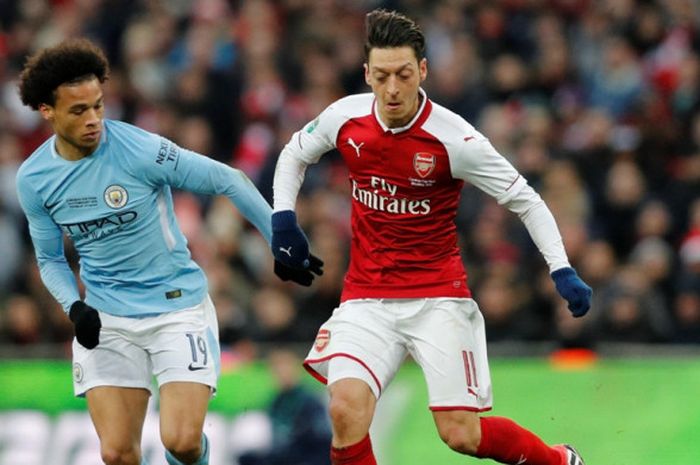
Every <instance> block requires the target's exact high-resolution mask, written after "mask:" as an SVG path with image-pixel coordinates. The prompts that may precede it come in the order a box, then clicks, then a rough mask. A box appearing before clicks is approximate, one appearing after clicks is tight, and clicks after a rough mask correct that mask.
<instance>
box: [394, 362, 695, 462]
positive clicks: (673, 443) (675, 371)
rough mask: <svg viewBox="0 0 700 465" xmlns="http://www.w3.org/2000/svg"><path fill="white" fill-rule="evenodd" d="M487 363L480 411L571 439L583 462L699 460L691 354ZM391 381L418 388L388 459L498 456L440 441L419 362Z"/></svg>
mask: <svg viewBox="0 0 700 465" xmlns="http://www.w3.org/2000/svg"><path fill="white" fill-rule="evenodd" d="M491 370H492V381H493V386H494V409H493V411H492V412H489V413H486V415H499V416H506V417H509V418H511V419H513V420H515V421H517V422H518V423H520V424H521V425H522V426H524V427H526V428H528V429H530V430H531V431H533V432H536V433H537V434H538V435H540V437H542V438H543V439H544V440H545V441H546V442H548V443H550V444H554V443H562V442H567V443H571V444H573V445H575V446H576V447H577V449H579V451H580V452H581V454H582V456H583V458H584V460H585V461H586V464H587V465H659V464H663V465H693V464H699V463H700V441H699V440H698V439H699V438H700V395H699V394H700V391H699V387H700V362H698V361H696V360H680V359H671V360H666V359H653V360H649V359H645V360H641V359H640V360H636V359H635V360H604V361H599V362H598V363H596V364H595V365H593V366H591V367H588V368H584V369H579V370H561V369H557V368H555V367H554V366H552V365H551V364H550V363H548V362H547V361H545V360H532V359H513V360H493V361H492V362H491ZM396 382H397V384H398V383H401V384H405V386H420V388H419V389H413V391H412V395H411V403H412V406H411V408H407V409H405V410H404V412H403V415H402V418H401V420H400V421H399V424H400V425H401V426H400V428H399V429H397V430H396V432H395V434H394V436H393V437H392V438H391V439H390V441H389V444H390V446H389V447H390V448H391V454H390V459H391V460H390V461H391V462H392V465H398V464H402V465H404V464H405V465H413V464H415V465H418V464H441V465H452V464H454V465H457V464H461V465H464V464H469V463H474V464H476V463H485V464H494V463H496V462H493V461H480V460H477V459H473V458H469V457H464V456H461V455H459V454H456V453H454V452H452V451H450V450H449V449H448V448H447V447H446V446H445V445H443V444H442V442H441V441H440V439H439V437H438V435H437V432H436V430H435V427H434V423H433V420H432V416H431V415H430V413H429V411H428V410H427V393H426V391H425V388H424V386H423V384H424V383H423V380H422V374H421V372H420V370H419V369H418V368H417V367H415V366H411V365H408V366H406V367H405V368H404V369H403V370H402V371H401V373H400V376H399V377H397V380H396ZM392 387H393V386H392ZM392 387H389V389H388V390H387V393H388V391H390V390H391V389H392Z"/></svg>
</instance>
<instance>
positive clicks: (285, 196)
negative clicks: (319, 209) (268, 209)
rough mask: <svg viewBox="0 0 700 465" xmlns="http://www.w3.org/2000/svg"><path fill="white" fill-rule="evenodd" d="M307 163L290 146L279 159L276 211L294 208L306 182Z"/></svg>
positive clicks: (275, 179)
mask: <svg viewBox="0 0 700 465" xmlns="http://www.w3.org/2000/svg"><path fill="white" fill-rule="evenodd" d="M306 168H307V164H306V163H305V162H303V161H302V160H301V159H300V158H299V157H296V156H295V155H294V153H293V152H292V150H291V149H290V148H289V146H287V147H285V148H284V150H282V153H281V154H280V157H279V159H278V160H277V167H276V168H275V178H274V181H273V185H272V187H273V196H272V197H273V206H274V210H275V211H281V210H294V208H295V206H296V201H297V195H299V189H301V185H302V183H303V182H304V175H305V173H306Z"/></svg>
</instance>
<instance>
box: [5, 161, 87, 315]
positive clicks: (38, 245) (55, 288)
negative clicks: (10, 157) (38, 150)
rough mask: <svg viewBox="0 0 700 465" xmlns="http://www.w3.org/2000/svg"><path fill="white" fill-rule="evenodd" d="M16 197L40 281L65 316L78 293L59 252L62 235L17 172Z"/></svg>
mask: <svg viewBox="0 0 700 465" xmlns="http://www.w3.org/2000/svg"><path fill="white" fill-rule="evenodd" d="M17 194H18V197H19V201H20V205H21V206H22V210H24V214H25V215H26V217H27V221H28V222H29V234H30V235H31V238H32V243H33V244H34V253H35V254H36V261H37V263H38V265H39V272H40V273H41V280H42V281H43V282H44V285H45V286H46V288H47V289H48V290H49V292H51V295H53V296H54V298H55V299H56V300H57V301H58V302H59V303H60V304H61V306H63V310H64V311H65V312H66V313H68V311H69V310H70V306H71V304H72V303H73V302H75V301H76V300H80V293H79V292H78V283H77V281H76V279H75V275H74V274H73V271H72V270H71V269H70V266H68V262H67V261H66V256H65V254H64V251H63V233H62V232H61V229H60V228H59V226H58V225H57V224H56V223H54V221H53V220H52V219H51V216H49V214H48V212H47V211H46V210H45V209H44V206H43V205H42V203H41V199H40V198H39V195H38V194H37V193H36V192H35V191H34V189H32V187H31V185H29V183H28V182H27V180H26V179H25V178H24V177H23V176H22V172H21V171H20V172H19V173H18V175H17Z"/></svg>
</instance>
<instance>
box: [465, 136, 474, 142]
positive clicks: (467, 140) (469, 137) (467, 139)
mask: <svg viewBox="0 0 700 465" xmlns="http://www.w3.org/2000/svg"><path fill="white" fill-rule="evenodd" d="M473 138H474V136H467V137H465V138H464V142H469V141H470V140H472V139H473Z"/></svg>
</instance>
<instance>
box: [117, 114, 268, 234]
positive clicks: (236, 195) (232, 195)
mask: <svg viewBox="0 0 700 465" xmlns="http://www.w3.org/2000/svg"><path fill="white" fill-rule="evenodd" d="M131 128H132V130H135V131H140V134H139V136H140V137H133V135H132V137H130V138H129V139H130V141H131V143H138V140H139V139H141V141H142V142H143V143H144V146H146V147H147V151H148V152H150V154H149V156H148V157H143V158H140V159H139V160H136V161H135V163H136V164H135V165H134V168H135V169H136V170H138V172H139V174H141V175H142V176H145V178H146V181H147V182H149V183H151V184H152V185H154V186H161V185H169V186H171V187H176V188H178V189H182V190H186V191H190V192H195V193H199V194H207V195H225V196H226V197H228V198H229V199H230V200H231V202H232V203H233V204H234V205H235V206H236V208H238V210H240V212H241V213H242V214H243V216H244V217H245V218H246V219H247V220H248V221H249V222H251V223H252V224H253V225H254V226H255V227H256V228H257V229H258V231H260V233H261V234H262V235H263V237H264V238H265V240H266V241H267V242H268V243H269V242H270V238H271V237H272V224H271V217H272V207H271V206H270V204H269V203H267V201H266V200H265V198H264V197H263V196H262V194H261V193H260V191H259V190H258V189H257V187H255V184H253V182H252V181H251V180H250V178H248V176H246V175H245V173H243V172H242V171H241V170H239V169H236V168H232V167H230V166H228V165H225V164H223V163H220V162H218V161H216V160H213V159H211V158H209V157H206V156H204V155H201V154H198V153H196V152H193V151H191V150H187V149H183V148H181V147H179V146H178V145H177V144H175V143H174V142H172V141H170V140H168V139H166V138H164V137H160V136H157V135H155V134H152V133H148V132H145V131H142V130H139V129H138V128H135V127H133V126H132V127H131ZM144 146H142V149H143V147H144Z"/></svg>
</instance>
